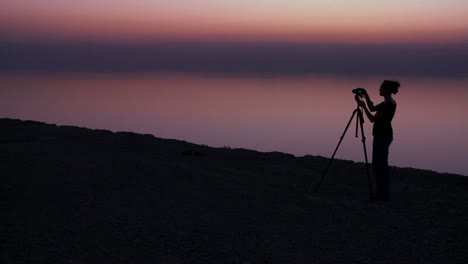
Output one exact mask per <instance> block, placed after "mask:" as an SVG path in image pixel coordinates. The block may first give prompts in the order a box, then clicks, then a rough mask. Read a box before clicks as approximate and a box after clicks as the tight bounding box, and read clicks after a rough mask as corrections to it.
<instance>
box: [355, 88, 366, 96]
mask: <svg viewBox="0 0 468 264" xmlns="http://www.w3.org/2000/svg"><path fill="white" fill-rule="evenodd" d="M353 94H356V95H364V94H366V89H364V88H356V89H353Z"/></svg>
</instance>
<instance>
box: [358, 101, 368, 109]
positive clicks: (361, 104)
mask: <svg viewBox="0 0 468 264" xmlns="http://www.w3.org/2000/svg"><path fill="white" fill-rule="evenodd" d="M357 103H358V105H359V106H360V107H366V103H365V102H364V101H362V100H359V101H358V102H357Z"/></svg>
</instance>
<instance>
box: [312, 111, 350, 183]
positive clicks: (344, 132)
mask: <svg viewBox="0 0 468 264" xmlns="http://www.w3.org/2000/svg"><path fill="white" fill-rule="evenodd" d="M357 112H358V109H356V110H354V111H353V114H352V115H351V118H350V119H349V121H348V124H347V125H346V128H345V130H344V131H343V134H342V135H341V137H340V141H339V142H338V145H337V146H336V148H335V151H334V152H333V155H332V157H331V158H330V161H328V165H327V168H326V169H325V171H324V173H322V177H321V178H320V181H319V183H318V184H317V187H315V190H314V192H317V191H318V189H319V188H320V185H321V184H322V181H323V178H325V175H327V173H328V169H330V165H331V164H332V162H333V159H334V158H335V154H336V151H337V150H338V148H339V147H340V144H341V141H343V138H344V136H345V135H346V131H348V128H349V125H350V124H351V121H353V118H354V115H355V114H356V113H357Z"/></svg>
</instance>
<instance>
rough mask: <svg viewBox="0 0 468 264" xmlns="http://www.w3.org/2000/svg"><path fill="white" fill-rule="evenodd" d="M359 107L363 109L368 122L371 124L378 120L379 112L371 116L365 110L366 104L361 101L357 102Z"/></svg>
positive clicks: (366, 109) (367, 110)
mask: <svg viewBox="0 0 468 264" xmlns="http://www.w3.org/2000/svg"><path fill="white" fill-rule="evenodd" d="M358 103H359V106H360V107H362V108H363V109H364V112H365V113H366V116H367V118H368V119H369V121H371V122H372V123H374V122H375V121H376V120H378V119H379V118H380V117H381V116H382V114H381V113H380V112H377V113H376V114H375V115H373V114H372V113H371V112H370V111H369V109H368V108H367V106H366V104H365V103H364V102H363V101H359V102H358Z"/></svg>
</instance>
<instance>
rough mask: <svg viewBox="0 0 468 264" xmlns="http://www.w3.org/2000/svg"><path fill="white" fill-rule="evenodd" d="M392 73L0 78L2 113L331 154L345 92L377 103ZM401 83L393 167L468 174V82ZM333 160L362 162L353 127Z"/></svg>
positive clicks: (347, 97)
mask: <svg viewBox="0 0 468 264" xmlns="http://www.w3.org/2000/svg"><path fill="white" fill-rule="evenodd" d="M388 78H390V77H381V78H379V77H368V78H362V77H359V78H351V77H346V78H345V77H336V76H309V77H294V78H266V77H265V78H259V77H246V76H194V75H180V74H179V75H169V74H166V75H162V74H159V75H151V74H146V75H143V74H142V75H127V76H115V75H71V74H68V75H28V76H25V75H16V76H11V75H8V76H6V75H5V76H1V77H0V87H1V89H0V116H1V117H10V118H20V119H30V120H39V121H44V122H48V123H56V124H67V125H76V126H84V127H90V128H103V129H109V130H113V131H122V130H125V131H135V132H139V133H151V134H154V135H155V136H157V137H163V138H176V139H183V140H187V141H190V142H194V143H199V144H206V145H210V146H214V147H222V146H231V147H233V148H249V149H256V150H261V151H273V150H275V151H282V152H288V153H293V154H295V155H305V154H312V155H321V156H328V157H330V156H331V155H332V151H333V149H334V147H335V146H336V143H337V142H338V140H339V137H340V136H341V133H342V132H343V129H344V127H345V125H346V123H347V121H348V120H349V117H350V115H351V114H352V111H353V110H354V109H355V108H356V102H355V101H354V97H353V94H352V93H351V90H352V89H353V88H355V87H366V88H367V90H368V91H369V94H370V95H371V98H372V99H373V100H374V102H376V103H377V102H380V101H381V99H382V98H381V97H379V95H378V87H379V85H380V83H381V82H382V80H383V79H388ZM392 78H393V77H392ZM399 81H400V82H401V84H402V87H401V89H400V92H399V93H398V94H397V95H396V96H395V98H396V100H397V102H398V109H397V113H396V116H395V119H394V121H393V126H394V130H395V136H394V138H395V140H394V142H393V144H392V146H391V149H390V151H391V155H390V164H391V165H397V166H403V167H407V166H408V167H417V168H424V169H432V170H437V171H441V172H453V173H461V174H464V175H468V162H466V156H467V154H468V151H467V149H468V140H467V139H466V135H467V134H468V123H467V122H464V121H463V120H465V119H466V117H465V116H464V115H465V114H466V113H467V112H468V91H466V89H465V90H464V89H463V87H467V86H468V79H424V78H400V79H399ZM371 128H372V124H371V123H370V122H366V123H365V133H366V136H367V137H368V146H369V149H371V142H372V135H371ZM336 158H342V159H352V160H356V161H363V159H364V157H363V151H362V144H361V141H360V139H359V138H355V137H354V133H352V129H351V130H350V132H348V133H347V135H346V138H345V139H344V141H343V143H342V146H341V147H340V150H339V152H338V153H337V155H336Z"/></svg>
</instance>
